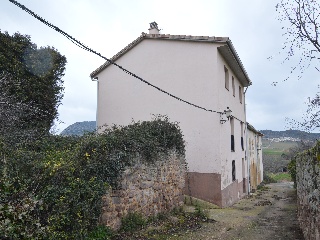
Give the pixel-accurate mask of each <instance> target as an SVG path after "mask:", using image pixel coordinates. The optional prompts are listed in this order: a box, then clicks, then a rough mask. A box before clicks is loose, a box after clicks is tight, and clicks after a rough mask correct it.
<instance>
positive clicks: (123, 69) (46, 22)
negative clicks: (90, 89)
mask: <svg viewBox="0 0 320 240" xmlns="http://www.w3.org/2000/svg"><path fill="white" fill-rule="evenodd" d="M9 1H10V2H11V3H13V4H14V5H16V6H18V7H19V8H21V9H22V10H24V11H25V12H27V13H29V14H30V15H31V16H33V17H34V18H36V19H38V20H39V21H40V22H42V23H44V24H45V25H47V26H48V27H50V28H52V29H53V30H55V31H57V32H58V33H60V34H62V35H63V36H65V37H66V38H67V39H69V40H70V41H71V42H72V43H74V44H75V45H77V46H78V47H80V48H82V49H84V50H86V51H88V52H91V53H93V54H95V55H97V56H99V57H101V58H103V59H104V60H106V61H108V62H109V63H110V64H112V65H114V66H116V67H118V68H119V69H121V70H122V71H123V72H125V73H127V74H128V75H130V76H132V77H134V78H136V79H138V80H140V81H141V82H143V83H145V84H147V85H149V86H151V87H153V88H155V89H157V90H158V91H160V92H162V93H164V94H167V95H168V96H170V97H172V98H174V99H176V100H179V101H181V102H184V103H186V104H189V105H191V106H193V107H196V108H199V109H202V110H204V111H207V112H213V113H219V114H224V113H223V112H219V111H215V110H212V109H207V108H205V107H201V106H199V105H196V104H194V103H191V102H189V101H186V100H184V99H182V98H179V97H177V96H175V95H173V94H171V93H169V92H167V91H165V90H163V89H161V88H159V87H158V86H156V85H153V84H151V83H150V82H148V81H146V80H144V79H143V78H141V77H139V76H137V75H136V74H134V73H133V72H131V71H129V70H127V69H125V68H124V67H122V66H120V65H119V64H117V63H115V62H114V61H112V60H111V59H108V58H107V57H105V56H103V55H102V54H101V53H98V52H96V51H95V50H93V49H91V48H89V47H87V46H86V45H84V44H83V43H81V42H80V41H78V40H77V39H75V38H74V37H72V36H71V35H69V34H68V33H66V32H64V31H62V30H61V29H60V28H58V27H57V26H55V25H53V24H51V23H50V22H48V21H47V20H45V19H44V18H42V17H40V16H39V15H37V14H36V13H34V12H33V11H31V10H30V9H29V8H27V7H26V6H24V5H22V4H20V3H19V2H17V1H15V0H9ZM232 117H233V118H235V119H237V120H239V121H240V122H242V121H241V120H240V119H238V118H236V117H235V116H232Z"/></svg>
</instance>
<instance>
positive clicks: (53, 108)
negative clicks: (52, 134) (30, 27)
mask: <svg viewBox="0 0 320 240" xmlns="http://www.w3.org/2000/svg"><path fill="white" fill-rule="evenodd" d="M65 64H66V58H65V57H64V56H62V55H61V54H60V53H59V52H58V51H57V50H56V49H54V48H52V47H40V48H38V47H37V45H36V44H34V43H32V42H31V39H30V37H29V36H27V35H21V34H20V33H15V34H13V35H12V36H10V35H9V34H8V33H7V32H4V33H3V32H1V31H0V89H1V93H0V102H2V104H0V112H1V115H0V123H1V124H2V125H3V124H6V125H5V126H6V128H2V129H4V131H3V132H1V131H0V134H1V135H5V136H6V138H9V137H11V138H13V137H15V139H14V140H13V141H12V142H14V141H18V140H19V139H21V138H22V137H24V136H28V135H29V133H30V132H33V133H35V134H34V135H41V134H44V133H48V132H49V130H50V128H51V127H52V125H53V121H54V119H56V118H57V116H58V106H59V104H60V102H61V99H62V97H63V80H62V77H63V76H64V71H65ZM12 120H14V122H12ZM10 124H11V125H10ZM8 130H10V131H13V130H15V131H14V133H15V134H17V135H18V136H12V133H10V134H8ZM19 134H20V135H21V136H20V135H19Z"/></svg>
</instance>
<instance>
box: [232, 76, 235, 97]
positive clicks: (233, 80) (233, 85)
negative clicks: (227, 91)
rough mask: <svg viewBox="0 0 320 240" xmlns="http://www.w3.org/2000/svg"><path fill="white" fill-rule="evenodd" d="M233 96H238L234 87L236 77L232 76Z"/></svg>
mask: <svg viewBox="0 0 320 240" xmlns="http://www.w3.org/2000/svg"><path fill="white" fill-rule="evenodd" d="M232 94H233V96H234V97H235V96H236V87H235V85H234V77H233V76H232Z"/></svg>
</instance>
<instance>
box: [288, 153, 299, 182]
mask: <svg viewBox="0 0 320 240" xmlns="http://www.w3.org/2000/svg"><path fill="white" fill-rule="evenodd" d="M288 170H289V173H290V175H291V179H292V180H293V182H294V187H295V188H296V187H297V169H296V159H295V158H293V159H292V160H291V161H290V163H289V164H288Z"/></svg>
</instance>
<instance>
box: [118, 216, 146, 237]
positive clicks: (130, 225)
mask: <svg viewBox="0 0 320 240" xmlns="http://www.w3.org/2000/svg"><path fill="white" fill-rule="evenodd" d="M146 223H147V221H146V219H145V218H144V217H143V216H142V214H141V213H136V212H134V213H129V214H128V215H127V216H125V217H124V218H122V220H121V228H120V231H122V232H133V231H135V230H138V229H141V228H142V227H143V226H145V225H146Z"/></svg>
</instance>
